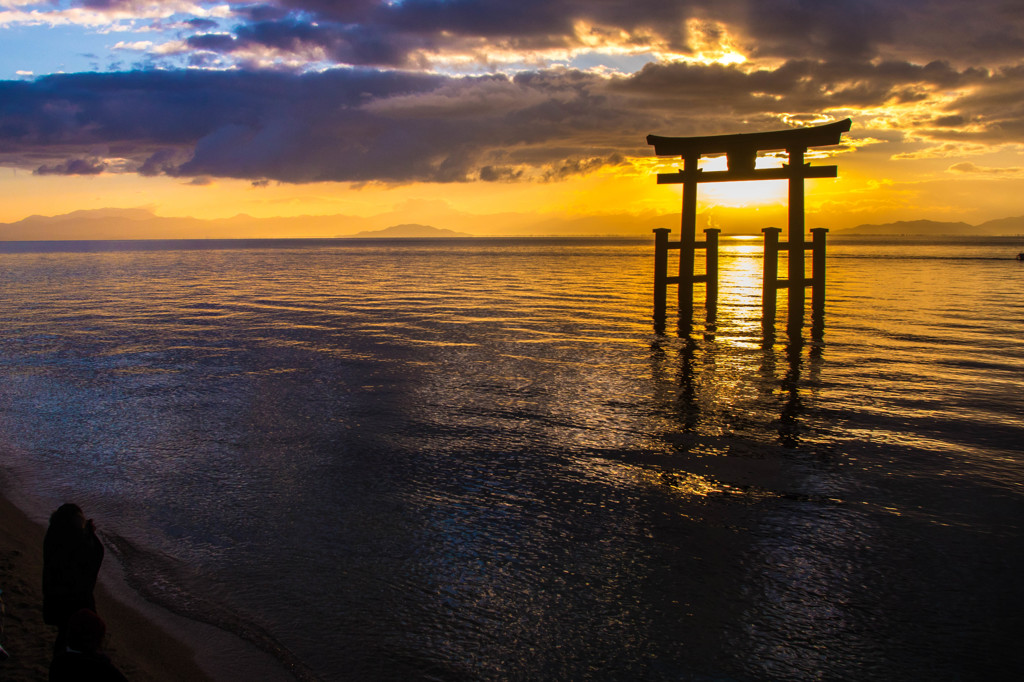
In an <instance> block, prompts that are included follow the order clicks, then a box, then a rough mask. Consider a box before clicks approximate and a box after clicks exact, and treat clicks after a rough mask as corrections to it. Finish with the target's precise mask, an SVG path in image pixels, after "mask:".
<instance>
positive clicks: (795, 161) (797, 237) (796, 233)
mask: <svg viewBox="0 0 1024 682" xmlns="http://www.w3.org/2000/svg"><path fill="white" fill-rule="evenodd" d="M805 151H807V148H806V147H790V148H789V149H787V150H786V152H787V153H788V154H789V164H788V165H787V166H786V167H787V169H788V170H789V236H788V239H787V245H788V247H789V272H788V273H787V274H788V275H789V278H788V279H789V310H790V317H792V314H793V311H795V310H800V311H802V310H803V309H804V287H805V286H807V285H806V280H807V276H806V275H805V274H804V170H805V167H804V152H805Z"/></svg>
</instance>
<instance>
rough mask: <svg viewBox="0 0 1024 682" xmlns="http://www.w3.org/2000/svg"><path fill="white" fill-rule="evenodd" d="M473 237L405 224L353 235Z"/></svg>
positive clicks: (428, 237) (422, 237)
mask: <svg viewBox="0 0 1024 682" xmlns="http://www.w3.org/2000/svg"><path fill="white" fill-rule="evenodd" d="M472 236H473V235H471V234H467V233H465V232H455V231H454V230H446V229H443V228H440V227H431V226H430V225H418V224H416V223H405V224H402V225H392V226H391V227H385V228H384V229H383V230H363V231H362V232H357V233H356V234H354V235H352V237H387V238H406V239H410V238H415V239H433V238H437V237H472Z"/></svg>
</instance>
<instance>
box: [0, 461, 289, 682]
mask: <svg viewBox="0 0 1024 682" xmlns="http://www.w3.org/2000/svg"><path fill="white" fill-rule="evenodd" d="M4 478H7V477H4ZM5 483H9V479H8V480H7V481H5ZM11 498H12V495H10V492H9V491H8V490H5V491H3V492H0V520H2V522H0V590H3V601H4V605H5V610H6V613H5V615H4V619H3V637H2V639H0V643H2V644H3V647H4V648H5V649H6V650H7V652H8V653H9V654H10V659H8V660H6V661H2V662H0V678H2V679H4V680H6V681H9V682H38V680H45V679H46V678H47V676H48V671H49V663H50V656H51V652H52V647H53V640H54V637H55V636H56V631H55V629H54V628H53V627H51V626H49V625H46V624H45V623H43V616H42V584H41V582H42V581H41V576H42V562H43V550H42V548H43V536H44V534H45V532H46V527H45V523H41V522H40V521H39V520H36V519H33V518H31V517H30V516H29V514H28V513H26V511H25V510H24V509H23V508H22V507H20V506H18V505H17V504H16V503H15V502H14V501H12V499H11ZM108 550H109V548H108ZM96 607H97V611H98V612H99V614H100V616H101V617H102V618H103V620H104V621H105V622H106V624H107V637H106V639H105V644H104V652H105V653H106V654H107V655H108V656H110V659H111V660H112V661H113V663H114V665H116V666H117V667H118V669H119V670H121V672H122V673H123V674H124V675H125V676H126V677H127V678H128V679H130V680H133V681H143V682H147V681H148V682H176V681H180V680H190V681H191V680H195V681H196V682H216V681H217V680H229V679H240V678H248V679H261V680H274V681H277V680H281V681H282V682H284V681H287V680H294V679H295V677H294V676H293V675H291V674H290V673H289V672H288V671H287V670H286V669H285V667H284V666H283V664H281V662H280V661H278V660H277V659H275V658H273V657H272V656H270V655H269V654H267V653H265V652H263V651H261V650H259V649H257V648H256V647H255V646H254V645H252V644H250V643H248V642H246V641H244V640H242V639H241V638H239V637H236V636H235V635H232V634H231V633H228V632H226V631H223V630H220V629H219V628H216V627H214V626H212V625H207V624H205V623H201V622H198V621H193V620H190V619H188V618H185V617H182V616H178V615H176V614H174V613H172V612H170V611H168V610H166V609H164V608H163V607H160V606H158V605H156V604H153V603H151V602H149V601H146V600H145V599H144V598H143V597H142V595H140V594H139V593H137V592H136V591H135V590H133V589H132V588H131V587H129V586H128V584H127V582H126V581H125V579H124V575H123V572H122V568H121V566H120V564H119V563H118V561H117V559H116V555H115V554H114V553H113V552H110V551H108V552H107V555H106V557H105V559H104V562H103V567H102V569H101V571H100V579H99V583H98V584H97V588H96Z"/></svg>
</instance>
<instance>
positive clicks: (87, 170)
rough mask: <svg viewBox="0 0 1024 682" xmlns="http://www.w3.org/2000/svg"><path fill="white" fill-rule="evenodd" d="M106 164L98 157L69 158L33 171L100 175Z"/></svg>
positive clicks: (40, 173)
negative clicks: (97, 158)
mask: <svg viewBox="0 0 1024 682" xmlns="http://www.w3.org/2000/svg"><path fill="white" fill-rule="evenodd" d="M106 167H107V166H106V164H104V163H103V162H101V161H98V160H96V159H68V160H67V161H64V162H62V163H58V164H54V165H52V166H51V165H46V164H44V165H42V166H39V167H38V168H36V169H35V171H33V172H34V173H35V174H36V175H99V174H100V173H102V172H103V171H104V170H106Z"/></svg>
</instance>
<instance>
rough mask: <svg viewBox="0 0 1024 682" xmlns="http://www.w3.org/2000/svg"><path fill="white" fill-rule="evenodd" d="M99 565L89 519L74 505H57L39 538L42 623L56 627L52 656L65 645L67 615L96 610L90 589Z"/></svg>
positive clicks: (99, 552)
mask: <svg viewBox="0 0 1024 682" xmlns="http://www.w3.org/2000/svg"><path fill="white" fill-rule="evenodd" d="M102 563H103V545H102V544H101V543H100V541H99V538H97V537H96V527H95V525H93V522H92V520H88V521H87V520H86V518H85V514H83V513H82V509H81V508H80V507H79V506H78V505H76V504H70V503H68V504H64V505H61V506H60V507H59V508H58V509H57V510H56V511H55V512H53V514H52V515H50V525H49V527H48V528H47V530H46V536H45V538H44V539H43V621H44V622H45V623H46V624H48V625H55V626H57V641H56V642H55V644H54V655H55V656H56V655H58V654H60V653H62V652H63V650H64V648H65V646H66V644H67V642H66V638H67V626H68V621H69V619H70V618H71V616H72V615H74V614H75V613H77V612H79V611H81V610H82V609H88V610H89V611H92V612H95V611H96V600H95V598H94V597H93V590H95V588H96V579H97V577H98V575H99V571H100V565H101V564H102Z"/></svg>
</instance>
